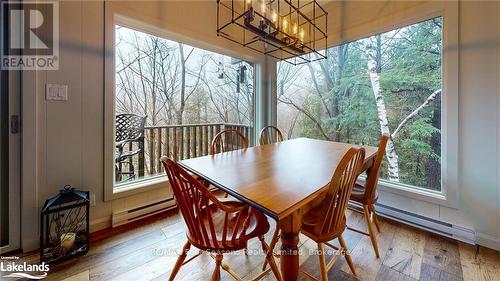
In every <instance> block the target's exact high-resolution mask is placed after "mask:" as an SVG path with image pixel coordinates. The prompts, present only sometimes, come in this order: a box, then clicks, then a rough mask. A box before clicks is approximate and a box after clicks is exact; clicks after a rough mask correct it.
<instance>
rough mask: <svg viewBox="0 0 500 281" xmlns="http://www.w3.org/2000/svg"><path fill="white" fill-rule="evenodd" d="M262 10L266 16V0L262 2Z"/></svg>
mask: <svg viewBox="0 0 500 281" xmlns="http://www.w3.org/2000/svg"><path fill="white" fill-rule="evenodd" d="M260 10H261V11H262V14H263V15H264V16H265V15H266V1H262V4H261V5H260Z"/></svg>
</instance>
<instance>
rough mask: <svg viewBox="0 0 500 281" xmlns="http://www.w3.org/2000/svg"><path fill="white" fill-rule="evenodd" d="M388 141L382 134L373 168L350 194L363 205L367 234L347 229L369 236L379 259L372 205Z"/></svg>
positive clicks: (376, 196)
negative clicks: (363, 181)
mask: <svg viewBox="0 0 500 281" xmlns="http://www.w3.org/2000/svg"><path fill="white" fill-rule="evenodd" d="M388 140H389V135H388V134H383V135H382V137H381V139H380V144H379V146H378V151H377V155H376V156H375V160H374V162H373V166H372V167H371V168H370V169H369V170H368V171H369V172H367V177H366V181H365V183H364V185H361V184H359V183H356V184H355V185H354V189H353V191H352V193H351V198H350V200H352V201H355V202H358V203H360V204H362V205H363V215H364V217H365V220H366V224H367V225H368V233H366V232H364V231H361V230H358V229H355V228H352V227H348V229H349V230H352V231H355V232H358V233H361V234H363V235H367V236H370V240H371V242H372V246H373V250H374V251H375V256H377V258H378V257H379V252H378V245H377V238H376V236H375V232H374V230H373V224H375V227H376V228H377V231H378V232H380V222H379V219H378V216H377V213H376V212H375V206H374V204H375V203H376V202H377V199H378V194H377V182H378V176H379V174H380V173H379V172H380V166H381V164H382V159H383V158H384V152H385V147H386V145H387V141H388Z"/></svg>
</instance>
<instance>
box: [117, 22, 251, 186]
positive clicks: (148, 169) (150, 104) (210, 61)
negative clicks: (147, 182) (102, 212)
mask: <svg viewBox="0 0 500 281" xmlns="http://www.w3.org/2000/svg"><path fill="white" fill-rule="evenodd" d="M115 68H116V70H115V83H116V85H115V102H114V104H115V115H116V116H115V118H116V122H115V131H116V137H115V150H116V151H115V163H114V165H115V167H114V169H115V190H116V189H117V188H118V189H119V188H121V187H123V186H126V185H128V184H130V183H134V182H137V181H139V180H144V179H147V178H151V177H154V176H156V175H158V174H163V172H162V167H161V165H160V162H159V160H158V159H159V157H160V156H162V155H167V156H170V157H172V158H175V159H176V160H181V159H186V158H190V157H196V156H202V155H207V154H209V153H210V141H211V140H212V138H213V136H214V135H215V134H216V133H217V132H219V131H221V130H223V129H228V128H231V129H237V130H239V131H240V132H241V133H243V134H244V135H245V136H246V137H247V138H248V139H249V141H250V142H251V141H252V135H253V112H254V111H253V91H254V79H253V76H254V71H253V65H252V64H251V63H248V62H245V61H242V60H239V59H235V58H231V57H228V56H225V55H221V54H217V53H213V52H210V51H206V50H203V49H199V48H195V47H192V46H189V45H186V44H181V43H178V42H174V41H171V40H167V39H164V38H161V37H157V36H154V35H151V34H147V33H143V32H139V31H136V30H133V29H130V28H128V27H125V26H120V25H116V26H115Z"/></svg>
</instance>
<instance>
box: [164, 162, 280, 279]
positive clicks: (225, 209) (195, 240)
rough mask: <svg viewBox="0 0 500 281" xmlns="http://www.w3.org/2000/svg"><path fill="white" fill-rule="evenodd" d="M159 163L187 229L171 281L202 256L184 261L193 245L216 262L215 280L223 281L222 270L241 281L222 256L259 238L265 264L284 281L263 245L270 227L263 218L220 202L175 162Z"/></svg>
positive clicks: (237, 204) (240, 206)
mask: <svg viewBox="0 0 500 281" xmlns="http://www.w3.org/2000/svg"><path fill="white" fill-rule="evenodd" d="M160 160H161V162H162V163H163V166H164V168H165V171H166V173H167V176H168V179H169V181H170V185H171V186H172V190H173V192H174V196H175V198H176V200H177V204H178V206H179V209H180V211H181V214H182V217H183V218H184V221H185V222H186V225H187V240H188V241H187V242H186V244H185V245H184V247H183V249H182V252H181V254H180V255H179V257H178V259H177V262H176V263H175V266H174V268H173V269H172V272H171V274H170V278H169V280H174V278H175V276H176V275H177V273H178V271H179V269H180V268H181V266H182V265H184V264H186V263H187V262H189V261H191V260H193V259H194V258H195V257H197V256H198V255H200V254H198V255H196V256H194V257H192V258H190V259H188V260H187V261H185V259H186V255H187V253H188V251H189V249H190V248H191V245H193V246H195V247H196V248H198V249H200V250H201V251H204V252H208V253H210V255H211V256H212V258H214V259H215V261H216V266H215V270H214V272H213V274H212V280H220V268H221V267H222V269H224V270H225V271H226V272H228V273H229V274H230V275H231V276H233V277H234V278H235V279H236V280H242V279H241V278H240V277H239V276H238V275H237V274H236V273H235V272H234V271H233V270H232V269H231V268H230V267H229V266H228V265H227V264H225V263H224V262H223V261H222V258H223V254H224V253H228V252H234V251H239V250H243V249H245V248H246V247H247V243H248V240H250V239H252V238H256V237H258V238H259V240H260V242H261V244H262V249H263V250H264V253H265V254H266V260H268V262H269V264H270V265H271V270H272V271H273V273H274V275H275V277H276V278H277V279H278V280H281V275H280V273H279V271H278V267H277V266H276V263H275V261H274V259H273V257H272V256H271V252H270V251H269V247H268V245H267V244H266V242H265V241H264V234H266V233H267V232H268V231H269V223H268V221H267V218H266V216H265V215H264V214H262V213H261V212H259V211H257V210H255V209H253V208H251V207H250V206H248V205H246V204H244V203H242V202H237V201H233V202H229V201H226V202H220V201H219V200H218V199H217V198H216V197H215V196H214V195H213V194H212V193H210V192H209V191H208V190H207V189H206V188H205V187H204V186H203V185H202V184H201V183H200V182H199V181H198V180H196V179H195V178H194V177H192V176H191V175H190V174H189V173H188V172H186V171H185V170H184V169H182V168H181V167H180V166H178V165H177V164H176V163H175V162H174V161H172V160H170V159H169V158H167V157H165V156H164V157H162V158H161V159H160ZM200 253H201V252H200ZM268 272H269V270H267V271H263V272H262V273H260V274H258V275H257V276H256V277H255V278H254V279H252V280H259V279H261V278H262V277H264V276H265V275H266V274H267V273H268Z"/></svg>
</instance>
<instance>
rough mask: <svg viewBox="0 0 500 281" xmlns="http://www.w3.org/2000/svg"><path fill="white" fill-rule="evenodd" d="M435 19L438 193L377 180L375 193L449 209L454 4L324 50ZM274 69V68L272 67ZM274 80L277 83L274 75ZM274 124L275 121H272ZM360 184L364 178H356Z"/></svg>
mask: <svg viewBox="0 0 500 281" xmlns="http://www.w3.org/2000/svg"><path fill="white" fill-rule="evenodd" d="M436 17H442V19H443V30H442V50H443V52H442V67H441V81H442V93H441V191H434V190H430V189H426V188H422V187H417V186H410V185H407V184H403V183H393V182H389V181H388V180H379V183H378V190H379V191H382V192H388V193H393V194H397V195H401V196H404V197H408V198H410V199H416V200H420V201H425V202H430V203H434V204H438V205H441V206H446V207H450V208H458V202H459V193H458V189H459V181H458V160H459V159H458V155H459V154H458V152H459V142H458V136H459V127H458V125H459V124H458V122H459V121H458V99H459V72H458V69H459V52H458V48H457V46H458V44H459V38H458V26H459V18H458V5H456V4H453V3H449V4H445V5H444V7H439V8H434V9H429V10H428V11H426V12H421V13H416V14H414V15H413V16H412V17H408V18H405V19H404V20H401V21H398V22H392V23H390V24H387V25H385V26H382V27H380V28H378V30H377V31H372V32H368V33H364V34H360V35H358V36H356V37H353V38H349V39H348V40H346V41H343V42H336V44H330V45H329V46H328V48H332V47H335V46H338V45H340V44H344V43H347V42H352V41H356V40H360V39H363V38H367V37H370V36H373V35H376V34H380V33H384V32H388V31H391V30H394V29H398V28H402V27H406V26H409V25H413V24H417V23H420V22H423V21H426V20H430V19H433V18H436ZM276 68H277V67H276ZM275 73H276V74H275V75H276V77H274V80H275V81H277V72H275ZM276 90H277V89H275V91H276ZM274 107H275V108H274V111H275V112H277V101H275V102H274ZM273 123H274V125H277V120H276V119H275V120H274V122H273ZM360 181H361V182H364V179H362V178H360Z"/></svg>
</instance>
